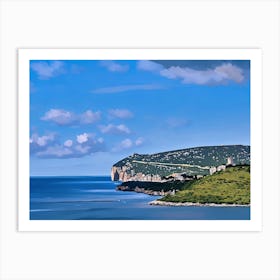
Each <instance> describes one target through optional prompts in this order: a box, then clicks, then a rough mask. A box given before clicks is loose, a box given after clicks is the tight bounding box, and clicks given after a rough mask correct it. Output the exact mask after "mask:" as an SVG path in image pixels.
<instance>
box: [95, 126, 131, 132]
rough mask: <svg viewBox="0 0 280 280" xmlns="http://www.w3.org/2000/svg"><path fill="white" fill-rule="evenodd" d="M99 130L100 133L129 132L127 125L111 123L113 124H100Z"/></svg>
mask: <svg viewBox="0 0 280 280" xmlns="http://www.w3.org/2000/svg"><path fill="white" fill-rule="evenodd" d="M99 129H100V131H101V132H102V133H110V134H120V133H125V134H129V133H130V130H129V128H128V127H127V126H125V125H124V124H120V125H113V124H108V125H101V126H100V127H99Z"/></svg>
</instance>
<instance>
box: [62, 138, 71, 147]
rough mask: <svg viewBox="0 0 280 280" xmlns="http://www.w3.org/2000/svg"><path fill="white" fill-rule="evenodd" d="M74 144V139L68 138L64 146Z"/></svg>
mask: <svg viewBox="0 0 280 280" xmlns="http://www.w3.org/2000/svg"><path fill="white" fill-rule="evenodd" d="M72 145H73V141H72V140H70V139H69V140H66V141H65V142H64V146H65V147H71V146H72Z"/></svg>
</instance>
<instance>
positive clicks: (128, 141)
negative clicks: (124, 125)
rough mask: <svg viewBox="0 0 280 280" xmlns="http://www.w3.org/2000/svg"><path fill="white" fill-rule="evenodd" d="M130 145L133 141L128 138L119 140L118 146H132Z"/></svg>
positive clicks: (126, 147) (124, 147)
mask: <svg viewBox="0 0 280 280" xmlns="http://www.w3.org/2000/svg"><path fill="white" fill-rule="evenodd" d="M132 145H133V142H132V141H131V140H130V139H129V138H127V139H124V140H123V141H121V144H120V148H122V149H129V148H131V147H132Z"/></svg>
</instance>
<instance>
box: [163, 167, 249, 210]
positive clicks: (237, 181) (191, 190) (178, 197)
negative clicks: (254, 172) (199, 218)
mask: <svg viewBox="0 0 280 280" xmlns="http://www.w3.org/2000/svg"><path fill="white" fill-rule="evenodd" d="M159 200H160V201H166V202H192V203H202V204H203V203H215V204H221V203H225V204H240V205H246V204H250V166H235V167H230V168H227V169H226V170H225V171H220V172H217V173H215V174H213V175H209V176H205V177H203V178H201V179H198V180H193V181H189V182H187V183H185V184H184V186H182V188H181V190H180V191H178V192H176V194H175V195H166V196H164V197H163V198H161V199H159Z"/></svg>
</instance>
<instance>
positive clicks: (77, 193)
mask: <svg viewBox="0 0 280 280" xmlns="http://www.w3.org/2000/svg"><path fill="white" fill-rule="evenodd" d="M118 184H120V183H118V182H112V181H111V179H110V177H107V176H103V177H97V176H94V177H32V178H31V179H30V219H32V220H248V219H250V207H196V206H189V207H170V206H169V207H168V206H152V205H149V204H148V203H149V202H150V201H152V200H155V199H157V198H159V196H149V195H146V194H142V193H135V192H122V191H116V186H117V185H118Z"/></svg>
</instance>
